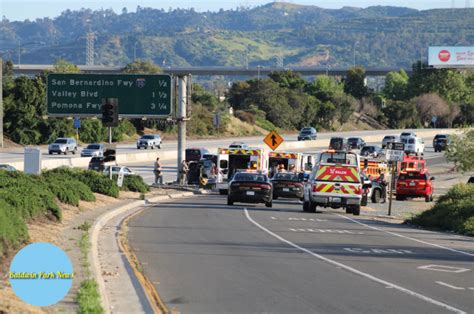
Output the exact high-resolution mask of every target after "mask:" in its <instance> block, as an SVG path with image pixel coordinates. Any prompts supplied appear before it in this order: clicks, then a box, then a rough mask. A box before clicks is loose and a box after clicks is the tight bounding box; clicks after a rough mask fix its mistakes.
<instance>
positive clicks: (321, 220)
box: [270, 216, 328, 222]
mask: <svg viewBox="0 0 474 314" xmlns="http://www.w3.org/2000/svg"><path fill="white" fill-rule="evenodd" d="M270 219H271V220H290V221H313V222H314V221H317V222H323V221H328V220H327V219H320V218H303V217H288V218H277V217H274V216H271V217H270Z"/></svg>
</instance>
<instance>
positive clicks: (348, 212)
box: [346, 206, 352, 214]
mask: <svg viewBox="0 0 474 314" xmlns="http://www.w3.org/2000/svg"><path fill="white" fill-rule="evenodd" d="M346 214H352V207H351V206H347V207H346Z"/></svg>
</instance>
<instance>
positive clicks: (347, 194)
mask: <svg viewBox="0 0 474 314" xmlns="http://www.w3.org/2000/svg"><path fill="white" fill-rule="evenodd" d="M361 199H362V183H361V178H360V157H359V155H357V154H356V153H353V152H351V151H335V150H328V151H325V152H322V153H320V154H319V155H318V161H317V164H316V166H315V167H314V168H313V171H312V173H311V177H310V180H309V181H308V182H307V183H306V184H305V189H304V201H303V211H305V212H313V213H314V212H316V207H317V206H322V207H331V208H341V207H342V208H345V210H346V213H352V214H353V215H359V214H360V206H361Z"/></svg>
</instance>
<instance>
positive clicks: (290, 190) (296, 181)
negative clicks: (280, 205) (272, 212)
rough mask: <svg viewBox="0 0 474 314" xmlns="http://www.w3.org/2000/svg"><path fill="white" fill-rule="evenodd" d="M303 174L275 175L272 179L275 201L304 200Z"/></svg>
mask: <svg viewBox="0 0 474 314" xmlns="http://www.w3.org/2000/svg"><path fill="white" fill-rule="evenodd" d="M303 179H304V178H303V174H301V175H299V174H297V173H292V172H281V173H277V174H275V176H274V177H273V178H272V183H273V199H274V200H276V199H277V198H279V197H288V198H298V199H302V198H303V192H304V188H303Z"/></svg>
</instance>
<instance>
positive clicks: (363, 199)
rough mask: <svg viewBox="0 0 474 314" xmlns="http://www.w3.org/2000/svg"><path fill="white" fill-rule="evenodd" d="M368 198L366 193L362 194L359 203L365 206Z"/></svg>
mask: <svg viewBox="0 0 474 314" xmlns="http://www.w3.org/2000/svg"><path fill="white" fill-rule="evenodd" d="M368 198H369V196H368V195H364V196H362V200H361V202H360V204H361V205H362V206H367V203H368V202H369V200H368Z"/></svg>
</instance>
